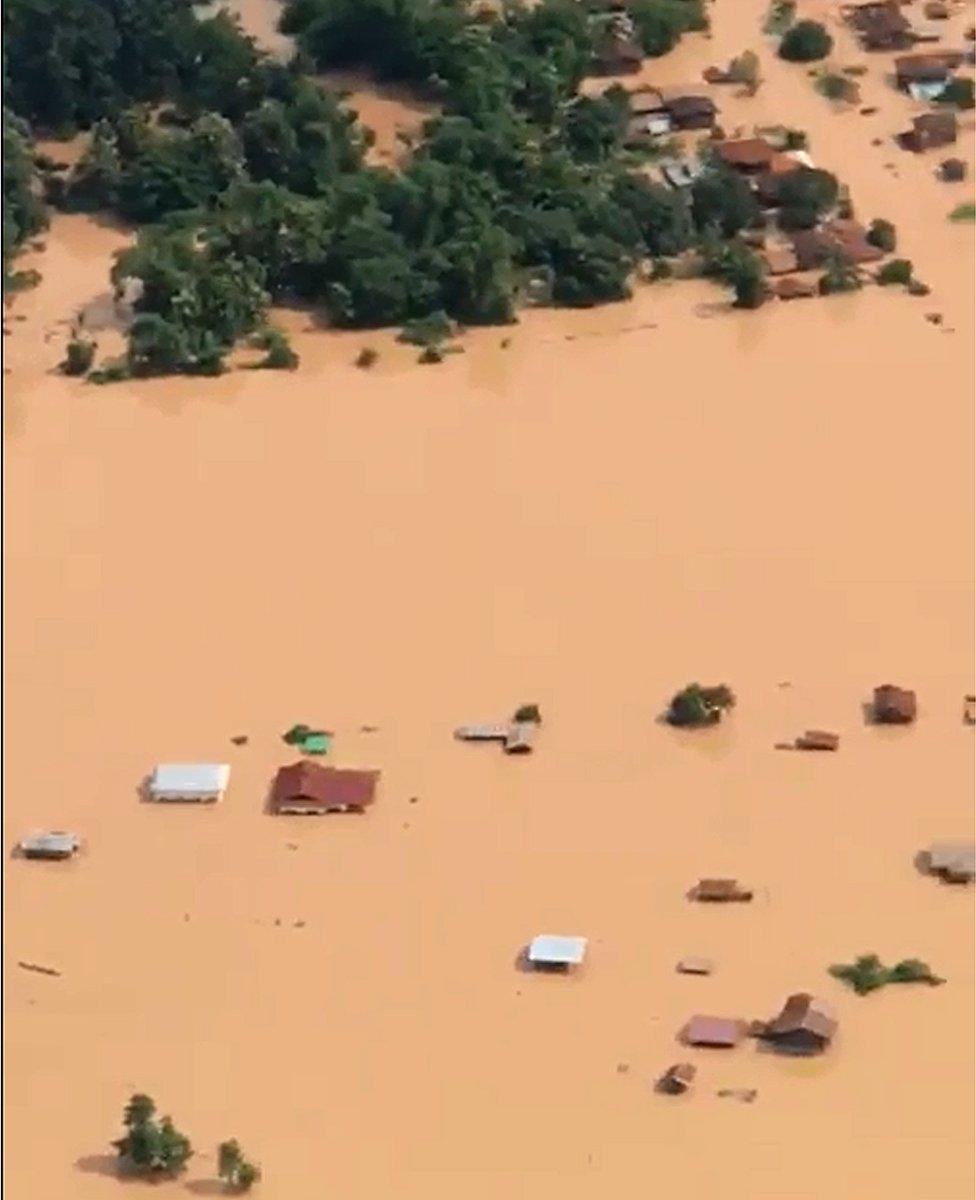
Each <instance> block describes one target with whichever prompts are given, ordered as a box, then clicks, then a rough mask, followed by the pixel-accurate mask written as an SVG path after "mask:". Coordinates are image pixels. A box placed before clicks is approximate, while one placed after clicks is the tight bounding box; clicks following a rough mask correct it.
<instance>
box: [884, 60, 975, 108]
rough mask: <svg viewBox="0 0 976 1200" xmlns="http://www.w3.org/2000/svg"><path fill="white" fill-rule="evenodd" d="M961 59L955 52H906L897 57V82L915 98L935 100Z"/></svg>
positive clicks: (902, 89)
mask: <svg viewBox="0 0 976 1200" xmlns="http://www.w3.org/2000/svg"><path fill="white" fill-rule="evenodd" d="M961 61H962V56H961V55H954V54H906V55H903V56H902V57H901V58H896V59H895V82H896V83H897V85H898V87H899V88H900V90H901V91H903V92H908V93H909V94H910V95H911V97H912V99H913V100H934V99H935V97H936V96H938V95H940V94H941V92H942V90H943V89H944V88H945V85H946V84H947V83H948V82H949V77H950V75H951V72H952V70H953V69H954V68H955V67H957V66H958V65H959V63H960V62H961Z"/></svg>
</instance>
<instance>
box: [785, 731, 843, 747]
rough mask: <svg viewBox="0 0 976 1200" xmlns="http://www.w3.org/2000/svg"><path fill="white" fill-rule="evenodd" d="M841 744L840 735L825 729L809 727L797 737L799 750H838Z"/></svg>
mask: <svg viewBox="0 0 976 1200" xmlns="http://www.w3.org/2000/svg"><path fill="white" fill-rule="evenodd" d="M839 745H840V735H839V734H836V733H828V732H827V731H826V730H825V729H808V730H807V731H806V733H804V734H803V735H802V737H798V738H797V739H796V748H797V750H836V749H837V747H838V746H839Z"/></svg>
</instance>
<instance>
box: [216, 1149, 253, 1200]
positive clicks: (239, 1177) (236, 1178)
mask: <svg viewBox="0 0 976 1200" xmlns="http://www.w3.org/2000/svg"><path fill="white" fill-rule="evenodd" d="M217 1174H218V1175H219V1176H220V1178H221V1179H222V1180H223V1181H224V1183H225V1184H226V1186H227V1188H228V1190H230V1191H234V1192H248V1191H250V1190H251V1188H252V1187H253V1185H254V1184H255V1183H257V1182H258V1180H259V1179H260V1178H261V1172H260V1170H259V1168H258V1167H256V1166H255V1165H254V1163H252V1162H249V1161H248V1160H247V1159H246V1158H245V1157H244V1155H243V1153H242V1151H241V1148H240V1146H239V1145H238V1143H237V1141H236V1140H234V1139H231V1140H230V1141H227V1142H221V1143H220V1145H219V1146H218V1147H217Z"/></svg>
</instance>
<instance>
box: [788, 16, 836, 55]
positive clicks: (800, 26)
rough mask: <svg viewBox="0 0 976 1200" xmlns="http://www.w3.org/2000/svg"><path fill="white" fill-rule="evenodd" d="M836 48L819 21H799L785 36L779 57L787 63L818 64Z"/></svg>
mask: <svg viewBox="0 0 976 1200" xmlns="http://www.w3.org/2000/svg"><path fill="white" fill-rule="evenodd" d="M833 47H834V39H833V38H832V37H831V36H830V34H829V33H828V32H827V30H826V28H825V27H824V26H823V25H821V24H820V22H819V21H797V23H796V24H795V25H792V26H790V28H789V29H788V30H787V31H786V33H785V34H784V35H783V40H782V41H781V42H780V44H779V56H780V58H785V59H786V61H787V62H798V63H807V62H816V61H817V60H818V59H821V58H826V57H827V55H828V54H829V53H830V52H831V50H832V49H833Z"/></svg>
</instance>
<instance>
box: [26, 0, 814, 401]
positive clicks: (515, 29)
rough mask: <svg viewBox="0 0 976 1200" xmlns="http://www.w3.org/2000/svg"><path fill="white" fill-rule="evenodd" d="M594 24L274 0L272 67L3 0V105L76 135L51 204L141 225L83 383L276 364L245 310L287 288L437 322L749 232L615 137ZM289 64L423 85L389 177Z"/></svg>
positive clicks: (80, 13) (694, 6)
mask: <svg viewBox="0 0 976 1200" xmlns="http://www.w3.org/2000/svg"><path fill="white" fill-rule="evenodd" d="M608 19H616V18H615V17H614V15H613V13H612V11H611V5H610V3H609V0H585V2H582V3H581V2H579V0H540V2H539V3H535V4H533V5H531V6H529V5H528V4H526V3H524V2H523V0H512V2H511V3H507V4H505V5H504V6H502V7H501V9H500V11H498V12H487V11H486V10H485V9H484V7H483V6H480V5H477V4H475V3H473V2H472V0H286V2H285V5H284V8H283V17H282V28H283V29H284V30H286V31H287V32H289V33H291V34H292V35H294V37H295V39H296V41H297V43H298V46H299V48H300V53H299V55H298V56H297V57H296V59H295V60H294V61H293V62H292V63H290V64H288V65H282V64H279V63H275V62H273V61H271V60H270V59H268V58H267V57H266V56H264V55H263V54H261V53H260V52H259V51H258V50H257V49H256V48H255V46H254V44H253V43H252V41H251V40H250V39H249V38H247V37H246V36H245V35H244V34H243V33H242V32H241V31H240V29H239V28H238V27H237V26H236V25H235V24H234V22H233V21H232V20H231V19H230V18H229V17H227V16H226V15H218V16H216V17H211V18H206V19H200V18H199V17H198V16H197V14H196V12H195V11H194V9H193V8H192V7H191V4H190V0H157V2H155V3H154V4H153V5H152V6H147V5H146V4H145V3H144V2H143V0H9V3H8V5H7V6H6V10H5V16H4V20H5V29H6V34H7V52H8V60H9V61H10V62H11V63H12V64H15V66H14V67H13V69H12V71H11V77H10V80H9V89H8V90H9V94H10V97H11V100H12V102H13V106H14V109H15V111H16V112H17V113H18V114H19V115H20V116H22V117H26V118H28V119H30V120H32V121H33V122H34V123H35V125H36V126H38V127H50V128H54V129H58V130H64V131H67V130H70V129H73V128H75V127H87V128H89V129H90V130H91V135H90V139H89V144H88V147H87V150H86V152H85V154H84V155H83V157H82V159H81V161H80V162H79V164H78V165H77V167H75V168H74V169H73V170H72V171H70V172H69V173H68V174H67V176H66V177H65V178H63V179H62V178H61V177H60V176H58V177H51V178H49V179H48V194H49V196H50V197H51V198H52V199H53V200H54V201H55V202H57V203H59V204H62V205H64V206H65V207H68V208H74V209H84V210H95V209H102V210H110V211H114V212H115V213H117V214H118V215H119V216H121V217H123V218H125V219H126V220H128V221H131V222H135V223H137V224H138V225H140V226H141V231H140V232H139V235H138V238H137V241H136V244H135V246H134V248H133V249H131V250H130V251H128V252H127V253H125V254H124V255H122V256H121V258H120V259H119V261H118V263H117V266H116V268H115V271H114V279H115V282H116V284H117V286H118V287H120V288H122V287H125V288H127V289H128V288H134V294H135V295H137V297H138V298H137V300H136V313H137V316H136V319H135V322H134V324H133V326H132V330H131V334H130V341H129V350H128V353H127V356H126V358H125V360H124V361H122V362H120V363H118V364H115V365H113V366H110V367H109V368H108V370H107V371H106V369H105V368H104V367H102V368H101V374H100V377H101V378H115V377H118V376H119V375H122V374H126V373H128V374H137V375H151V374H159V373H165V372H170V371H184V372H192V373H207V372H216V371H220V370H221V369H222V365H223V361H224V356H225V355H226V353H227V351H228V350H229V349H230V348H231V346H233V344H234V343H235V341H237V340H238V339H240V338H242V337H245V336H249V335H255V334H257V335H258V336H259V337H260V338H261V339H263V341H262V344H263V345H265V348H267V349H268V358H267V359H266V360H264V365H277V364H279V363H280V364H282V365H293V363H294V356H293V355H290V354H286V353H285V352H284V350H283V349H282V348H281V347H280V345H279V344H278V342H277V341H275V340H274V337H273V335H272V334H269V333H268V332H267V331H266V330H265V325H264V318H265V314H266V308H267V306H268V304H269V303H271V302H275V301H287V300H289V299H293V298H301V299H303V300H306V301H309V302H313V303H316V304H320V305H322V306H324V308H325V309H326V311H327V314H328V318H329V320H330V321H331V322H332V323H333V324H335V325H340V326H348V327H359V328H367V327H377V326H386V325H395V324H403V323H405V322H416V321H423V320H425V319H428V318H430V317H431V316H432V315H434V314H444V315H445V316H446V318H448V319H449V320H451V321H453V322H458V323H461V324H462V325H473V324H495V323H506V322H510V321H513V320H514V319H515V314H516V310H517V307H518V303H519V301H520V299H521V297H522V294H523V289H525V288H526V287H527V286H530V285H532V286H534V285H535V283H536V282H538V281H539V280H544V281H545V282H546V285H547V291H548V294H549V295H550V296H551V298H552V300H553V302H555V303H557V304H566V305H574V306H582V305H591V304H601V303H606V302H611V301H615V300H620V299H623V298H625V297H626V296H627V295H628V294H629V289H630V281H631V279H632V278H633V274H634V269H635V267H636V266H637V265H638V263H639V262H641V260H644V259H647V258H654V259H661V258H664V257H668V256H672V255H676V254H679V253H681V252H682V251H683V250H686V249H688V248H689V247H691V246H693V245H694V244H695V243H696V242H697V241H698V240H699V239H700V238H701V237H702V236H703V235H708V236H709V237H712V236H718V237H719V238H725V239H727V238H730V237H734V236H735V235H736V234H737V233H738V232H739V231H741V230H743V229H744V228H746V227H748V226H750V225H751V224H753V223H754V222H755V220H756V218H757V214H758V209H757V207H756V201H755V199H754V197H753V195H752V193H751V191H750V189H749V187H748V185H747V184H746V183H745V182H744V181H743V180H742V179H741V178H739V177H738V176H737V175H735V174H734V173H732V172H730V171H728V170H726V169H724V168H721V167H718V166H710V167H709V169H708V170H707V172H706V173H705V175H704V176H702V178H700V179H699V180H698V181H697V182H696V183H695V185H694V188H693V189H692V190H691V192H690V193H685V192H682V191H675V190H672V189H670V188H666V187H664V186H663V185H660V184H657V183H653V182H651V181H650V180H649V179H648V178H647V176H646V175H645V174H643V173H642V172H639V171H637V170H635V168H634V166H633V163H632V160H631V159H630V157H629V156H628V151H627V150H626V148H625V145H624V143H625V139H626V131H627V126H628V121H629V117H630V108H629V101H628V98H627V95H626V93H625V92H624V91H623V90H622V89H620V88H612V89H610V90H609V92H607V93H605V94H604V95H603V96H601V97H598V98H593V97H586V96H583V95H581V94H580V92H579V84H580V82H581V80H582V78H583V76H584V75H585V74H586V72H587V70H588V69H589V67H590V65H591V62H592V59H593V54H594V47H595V44H596V40H595V39H596V38H597V37H598V36H600V31H601V30H604V31H605V28H606V21H607V20H608ZM627 20H629V21H630V22H631V23H632V28H633V31H634V36H635V37H637V38H638V40H639V41H640V42H641V44H642V45H643V47H644V49H645V51H646V52H647V53H662V52H663V51H664V50H666V49H668V48H670V46H671V45H673V44H674V41H675V40H677V38H678V37H680V36H681V34H682V33H683V32H685V31H687V30H692V29H698V28H702V27H703V25H704V23H705V19H704V15H703V9H702V4H701V0H631V3H630V5H629V17H627ZM310 61H311V62H314V63H315V64H316V65H318V66H322V67H326V66H339V65H342V66H349V65H354V66H357V67H362V68H366V69H368V70H369V71H371V72H372V73H373V74H374V75H377V76H381V77H385V78H393V79H397V80H401V81H403V82H404V83H406V84H407V85H409V86H411V87H413V88H415V89H418V90H422V91H423V92H424V93H425V94H427V95H428V96H430V97H431V98H433V99H435V100H436V101H437V102H438V105H439V112H438V115H437V116H436V117H434V118H432V119H431V120H429V121H428V122H427V123H426V125H425V126H424V128H423V131H422V136H421V137H420V138H419V139H418V141H417V143H416V145H415V146H414V147H413V151H412V153H411V155H410V157H409V159H408V160H407V161H406V162H405V163H404V164H402V165H401V166H400V167H399V168H398V169H397V170H391V169H387V168H381V167H376V166H370V165H367V163H366V159H365V155H366V150H367V148H368V145H369V141H370V136H369V134H368V132H366V131H364V130H363V129H361V128H360V127H359V126H358V125H357V124H356V121H355V118H354V116H353V115H352V114H350V113H349V112H348V111H347V110H346V109H345V108H344V107H343V106H342V105H341V103H340V102H339V101H338V100H337V99H336V98H335V97H334V96H333V95H332V94H330V93H328V92H327V91H325V90H324V89H323V88H322V87H321V86H320V85H319V84H318V83H317V82H316V81H315V80H313V79H312V78H311V77H310V76H309V75H308V74H306V73H305V72H306V70H307V64H308V63H309V62H310ZM18 136H19V137H20V141H18V138H17V137H14V138H13V139H11V140H10V145H9V148H8V147H7V146H5V166H6V163H7V160H8V159H9V160H10V161H11V162H12V163H13V167H12V169H11V170H10V171H6V170H5V182H4V223H5V230H6V227H7V225H8V223H9V224H10V227H11V229H13V230H14V231H15V234H16V236H15V239H14V240H15V241H16V240H17V239H20V238H22V237H23V236H25V234H24V233H23V232H21V231H22V230H29V229H30V228H33V227H36V225H35V224H33V222H35V221H36V219H37V210H36V204H34V205H33V206H32V203H31V202H32V199H33V192H32V191H31V188H30V185H29V169H30V160H29V154H28V153H27V151H26V145H27V143H26V141H25V140H24V135H18ZM18 155H19V156H20V157H19V158H18ZM25 180H27V181H28V182H27V183H26V184H25V182H24V181H25ZM25 188H26V190H25ZM8 193H9V195H8ZM811 203H812V201H811ZM818 203H819V201H818ZM8 209H9V216H8ZM730 262H732V263H733V267H734V271H733V267H730V268H729V270H730V271H733V273H735V274H736V278H737V279H739V280H740V283H741V286H742V289H743V296H744V295H745V294H746V293H747V292H749V289H750V288H753V291H755V287H754V285H755V284H756V280H755V278H754V276H755V271H754V269H753V264H752V262H751V260H748V259H746V258H743V257H742V256H741V255H740V256H739V257H738V258H735V257H734V256H733V259H732V260H730ZM730 278H731V276H730ZM749 294H752V293H749ZM740 299H742V297H740ZM743 302H744V301H743ZM269 339H270V340H269ZM272 343H273V344H272Z"/></svg>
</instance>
